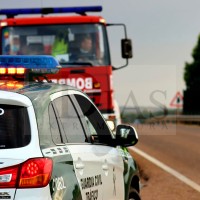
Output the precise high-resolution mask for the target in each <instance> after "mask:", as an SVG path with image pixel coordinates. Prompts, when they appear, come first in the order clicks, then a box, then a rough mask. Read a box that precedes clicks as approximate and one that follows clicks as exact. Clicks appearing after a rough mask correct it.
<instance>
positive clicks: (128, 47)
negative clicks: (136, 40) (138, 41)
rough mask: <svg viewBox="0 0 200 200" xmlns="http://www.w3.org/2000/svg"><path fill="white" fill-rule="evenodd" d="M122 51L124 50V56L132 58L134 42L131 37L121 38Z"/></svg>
mask: <svg viewBox="0 0 200 200" xmlns="http://www.w3.org/2000/svg"><path fill="white" fill-rule="evenodd" d="M121 51H122V58H126V59H128V58H132V57H133V52H132V42H131V40H130V39H122V40H121Z"/></svg>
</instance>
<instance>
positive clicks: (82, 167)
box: [75, 163, 85, 169]
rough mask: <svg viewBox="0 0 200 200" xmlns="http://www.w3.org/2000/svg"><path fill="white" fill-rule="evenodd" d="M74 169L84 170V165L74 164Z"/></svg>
mask: <svg viewBox="0 0 200 200" xmlns="http://www.w3.org/2000/svg"><path fill="white" fill-rule="evenodd" d="M75 167H76V169H84V167H85V166H84V164H83V163H76V165H75Z"/></svg>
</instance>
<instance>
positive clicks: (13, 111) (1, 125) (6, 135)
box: [0, 104, 31, 149]
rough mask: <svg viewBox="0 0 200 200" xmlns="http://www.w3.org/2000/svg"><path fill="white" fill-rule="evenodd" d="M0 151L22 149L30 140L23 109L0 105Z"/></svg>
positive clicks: (28, 127) (26, 118)
mask: <svg viewBox="0 0 200 200" xmlns="http://www.w3.org/2000/svg"><path fill="white" fill-rule="evenodd" d="M0 138H1V139H0V149H10V148H19V147H24V146H26V145H28V144H29V142H30V140H31V131H30V123H29V117H28V112H27V109H26V108H25V107H21V106H15V105H5V104H0Z"/></svg>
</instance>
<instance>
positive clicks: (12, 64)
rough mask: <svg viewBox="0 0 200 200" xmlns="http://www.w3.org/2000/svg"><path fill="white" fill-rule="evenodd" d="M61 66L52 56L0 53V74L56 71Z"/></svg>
mask: <svg viewBox="0 0 200 200" xmlns="http://www.w3.org/2000/svg"><path fill="white" fill-rule="evenodd" d="M59 68H61V66H60V64H59V63H58V61H57V60H56V59H55V58H54V57H53V56H41V55H39V56H38V55H34V56H26V55H15V56H13V55H0V75H4V74H23V73H24V71H25V70H27V69H28V70H29V72H32V73H41V74H47V73H56V72H57V71H58V70H59Z"/></svg>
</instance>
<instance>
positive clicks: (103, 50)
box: [1, 24, 110, 66]
mask: <svg viewBox="0 0 200 200" xmlns="http://www.w3.org/2000/svg"><path fill="white" fill-rule="evenodd" d="M1 51H2V54H3V55H53V56H55V57H56V58H57V59H58V60H59V62H60V63H61V64H62V63H63V64H66V65H65V66H69V65H70V66H73V65H74V66H77V65H80V64H84V63H85V64H86V65H87V64H89V65H91V66H107V65H110V55H109V51H108V42H107V37H106V32H105V27H104V26H103V25H101V24H63V25H60V24H59V25H49V24H47V25H37V26H35V25H34V26H12V27H11V26H8V27H4V28H3V30H2V50H1Z"/></svg>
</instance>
